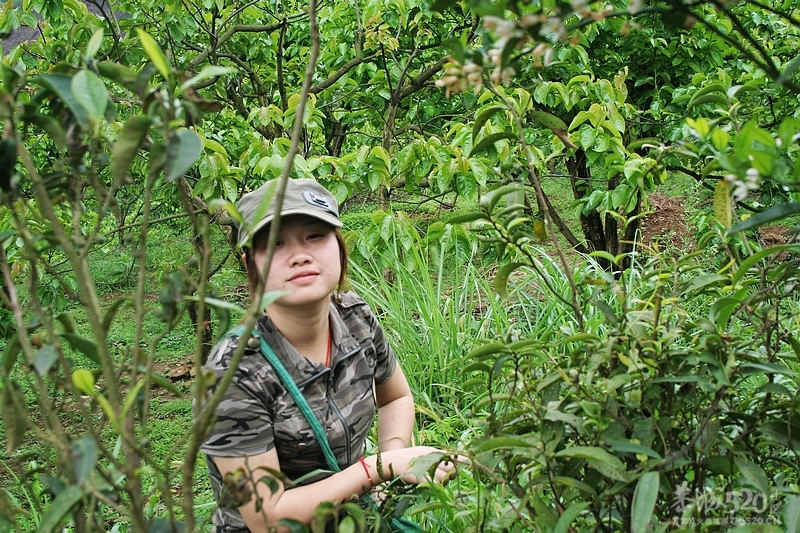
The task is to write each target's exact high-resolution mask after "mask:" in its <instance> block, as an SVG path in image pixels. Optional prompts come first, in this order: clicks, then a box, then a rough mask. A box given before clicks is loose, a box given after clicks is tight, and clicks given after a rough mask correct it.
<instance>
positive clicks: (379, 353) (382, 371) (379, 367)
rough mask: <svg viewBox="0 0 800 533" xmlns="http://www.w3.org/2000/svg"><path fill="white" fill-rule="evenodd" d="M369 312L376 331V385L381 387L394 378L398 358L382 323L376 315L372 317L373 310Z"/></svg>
mask: <svg viewBox="0 0 800 533" xmlns="http://www.w3.org/2000/svg"><path fill="white" fill-rule="evenodd" d="M367 309H369V307H367ZM369 312H370V315H371V316H372V319H373V320H374V322H375V329H374V332H373V342H374V344H375V356H376V362H377V364H376V366H375V383H376V384H378V385H380V384H381V383H385V382H386V381H387V380H388V379H389V378H390V377H392V374H394V370H395V368H396V367H397V356H396V355H395V353H394V350H393V349H392V345H391V344H389V340H388V339H387V338H386V334H385V333H384V331H383V328H382V327H381V325H380V323H379V322H378V320H377V319H376V318H375V315H372V310H369Z"/></svg>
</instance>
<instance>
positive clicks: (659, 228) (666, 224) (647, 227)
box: [641, 192, 694, 250]
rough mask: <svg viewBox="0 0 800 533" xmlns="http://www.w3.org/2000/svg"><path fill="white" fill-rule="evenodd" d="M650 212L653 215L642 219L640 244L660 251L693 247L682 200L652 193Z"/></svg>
mask: <svg viewBox="0 0 800 533" xmlns="http://www.w3.org/2000/svg"><path fill="white" fill-rule="evenodd" d="M650 210H651V211H653V213H652V214H649V215H647V216H645V217H644V218H642V226H641V230H642V242H643V243H644V244H645V246H657V247H658V248H659V249H662V250H663V249H664V248H665V247H667V246H670V247H673V246H674V247H676V248H678V249H680V250H685V249H687V246H689V247H694V242H693V241H690V240H689V235H688V233H689V227H688V226H687V225H686V211H685V209H684V199H683V198H680V197H678V198H670V197H669V196H667V195H665V194H663V193H660V192H656V193H653V194H651V195H650Z"/></svg>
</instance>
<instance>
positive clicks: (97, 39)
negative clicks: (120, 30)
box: [86, 28, 104, 58]
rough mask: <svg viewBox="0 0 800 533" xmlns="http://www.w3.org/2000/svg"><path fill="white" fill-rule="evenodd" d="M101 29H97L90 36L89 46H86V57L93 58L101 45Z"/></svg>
mask: <svg viewBox="0 0 800 533" xmlns="http://www.w3.org/2000/svg"><path fill="white" fill-rule="evenodd" d="M103 33H104V31H103V29H102V28H101V29H99V30H97V31H96V32H94V34H93V35H92V38H91V39H89V44H88V45H86V57H89V58H94V56H95V54H97V51H98V50H100V46H101V45H102V44H103Z"/></svg>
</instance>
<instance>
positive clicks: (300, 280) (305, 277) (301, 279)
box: [289, 272, 319, 283]
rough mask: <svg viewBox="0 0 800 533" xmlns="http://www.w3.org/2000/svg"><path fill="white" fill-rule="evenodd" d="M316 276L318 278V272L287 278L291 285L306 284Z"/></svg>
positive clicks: (303, 273) (301, 273)
mask: <svg viewBox="0 0 800 533" xmlns="http://www.w3.org/2000/svg"><path fill="white" fill-rule="evenodd" d="M317 276H319V272H300V273H298V274H295V275H294V276H292V277H291V278H289V281H291V282H292V283H307V282H309V281H311V280H313V279H314V278H316V277H317Z"/></svg>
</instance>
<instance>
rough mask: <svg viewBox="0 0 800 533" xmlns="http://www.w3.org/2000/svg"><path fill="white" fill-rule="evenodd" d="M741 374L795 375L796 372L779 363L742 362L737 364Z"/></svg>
mask: <svg viewBox="0 0 800 533" xmlns="http://www.w3.org/2000/svg"><path fill="white" fill-rule="evenodd" d="M739 369H740V370H741V371H742V375H744V376H751V375H753V374H783V375H784V376H795V375H797V372H795V371H794V370H791V369H790V368H788V367H786V366H785V365H782V364H780V363H743V364H742V365H740V366H739Z"/></svg>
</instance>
